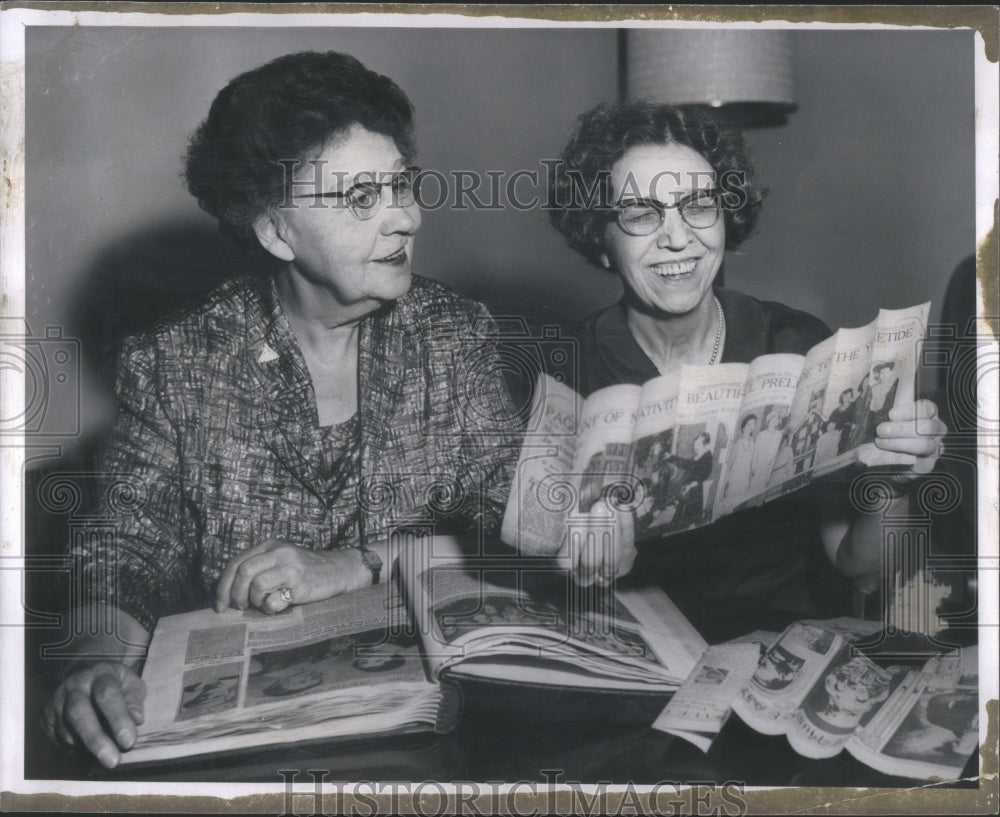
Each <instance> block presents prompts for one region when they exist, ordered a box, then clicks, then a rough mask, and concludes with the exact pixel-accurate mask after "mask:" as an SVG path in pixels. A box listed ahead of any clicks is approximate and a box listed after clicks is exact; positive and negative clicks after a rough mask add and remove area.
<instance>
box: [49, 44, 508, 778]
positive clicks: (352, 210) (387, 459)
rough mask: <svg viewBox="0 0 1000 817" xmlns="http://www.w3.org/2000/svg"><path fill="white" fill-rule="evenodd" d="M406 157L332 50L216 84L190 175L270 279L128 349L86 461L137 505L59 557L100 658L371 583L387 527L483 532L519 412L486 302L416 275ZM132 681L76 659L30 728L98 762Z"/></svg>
mask: <svg viewBox="0 0 1000 817" xmlns="http://www.w3.org/2000/svg"><path fill="white" fill-rule="evenodd" d="M412 158H413V137H412V110H411V107H410V103H409V101H408V100H407V99H406V97H405V95H404V94H403V92H402V91H401V90H400V89H399V88H398V87H397V86H396V85H395V83H393V82H392V80H390V79H388V78H387V77H384V76H380V75H378V74H375V73H374V72H372V71H369V70H368V69H366V68H365V67H364V66H362V65H361V63H359V62H358V61H357V60H355V59H353V58H352V57H349V56H346V55H343V54H338V53H334V52H328V53H314V52H308V53H300V54H292V55H289V56H286V57H282V58H280V59H277V60H275V61H273V62H270V63H268V64H266V65H264V66H262V67H260V68H257V69H255V70H253V71H250V72H248V73H246V74H243V75H241V76H239V77H237V78H236V79H234V80H233V81H232V82H230V83H229V85H228V86H227V87H226V88H225V89H223V90H222V91H221V92H220V93H219V95H218V96H217V97H216V99H215V102H214V103H213V104H212V107H211V110H210V112H209V115H208V118H207V119H206V120H205V122H204V123H203V124H202V125H201V127H200V128H199V129H198V131H197V133H196V134H195V136H194V138H193V139H192V141H191V145H190V148H189V151H188V156H187V168H186V171H187V182H188V187H189V189H190V190H191V192H192V193H193V194H194V195H195V196H196V197H197V198H198V200H199V203H200V204H201V205H202V207H203V208H204V209H206V210H207V211H208V212H210V213H211V214H212V215H214V216H215V217H216V218H217V219H218V221H219V225H220V228H221V229H222V231H223V232H225V233H227V234H228V235H230V236H232V237H233V238H235V239H236V240H237V241H238V242H239V243H240V244H241V245H242V246H243V247H244V248H246V249H248V250H250V251H252V252H255V253H258V254H260V253H265V254H267V256H269V257H270V258H272V259H273V260H274V265H273V271H272V272H271V273H270V274H269V275H266V276H263V277H261V276H255V275H245V276H239V277H236V278H234V279H233V280H230V281H228V282H227V283H225V284H223V285H222V286H221V287H220V288H219V289H217V290H216V291H215V292H213V293H212V294H211V295H210V297H209V298H208V299H207V301H206V302H205V303H204V304H202V305H200V306H197V307H195V308H193V309H191V310H189V311H187V312H186V313H183V314H181V315H179V316H177V317H175V318H173V319H169V320H167V321H165V322H163V323H161V324H160V325H158V326H157V327H156V328H154V329H153V330H152V331H150V332H148V333H146V334H143V335H139V336H136V337H132V338H129V339H128V340H127V341H126V343H125V346H124V351H123V355H122V358H121V361H120V365H119V375H118V383H117V387H116V391H117V398H118V401H119V409H118V414H117V417H116V420H115V423H114V427H113V429H112V431H111V434H110V436H109V438H108V440H107V443H106V445H105V448H104V451H103V455H102V460H101V466H100V468H101V472H102V473H108V474H116V475H123V476H125V477H127V478H128V479H129V481H130V484H132V485H134V486H135V487H136V490H137V491H138V495H140V496H143V497H145V498H146V501H145V503H141V502H139V503H136V507H135V508H134V511H135V512H134V513H132V514H130V515H125V516H122V518H121V519H119V520H118V524H117V528H116V530H115V536H114V537H111V540H110V541H109V540H108V539H103V538H102V540H101V541H100V542H97V541H88V542H87V543H84V544H82V545H81V546H80V547H79V549H78V550H77V551H76V553H75V556H76V557H77V558H78V559H79V563H80V571H81V573H80V575H81V577H83V578H82V579H81V580H82V581H83V582H84V585H85V586H87V587H89V588H91V590H92V597H91V598H89V599H88V601H90V602H91V604H93V605H107V606H114V607H115V608H116V609H115V610H114V611H110V612H113V614H114V615H115V616H116V617H117V618H116V620H117V621H118V623H119V625H120V628H119V631H118V632H117V633H116V636H117V638H114V637H113V638H112V639H111V642H112V643H109V644H108V645H105V647H106V649H103V650H101V652H106V651H107V650H113V652H112V653H111V654H113V655H117V654H119V653H120V651H121V646H120V645H121V643H123V642H131V643H132V644H133V645H136V644H143V643H145V641H146V640H148V634H149V631H150V630H151V629H152V627H153V625H154V624H155V623H156V620H157V619H158V618H159V617H161V616H164V615H169V614H172V613H177V612H182V611H185V610H190V609H196V608H198V607H204V606H206V605H207V604H212V603H214V605H215V606H216V608H217V609H219V610H222V609H224V608H226V607H229V606H230V605H234V606H236V607H238V608H240V609H243V608H246V607H258V608H260V609H261V610H263V611H264V612H265V613H276V612H280V611H281V610H283V609H285V608H286V607H288V606H289V605H291V604H303V603H306V602H310V601H317V600H320V599H324V598H328V597H330V596H333V595H337V594H339V593H343V592H346V591H350V590H354V589H358V588H360V587H363V586H365V585H371V584H373V583H377V582H378V581H379V578H380V576H381V568H382V566H383V563H385V565H386V566H388V565H390V563H391V560H392V558H393V557H394V555H395V554H394V553H393V552H391V551H390V547H389V542H390V539H391V535H392V533H393V531H394V530H396V529H397V527H398V526H400V525H405V524H408V523H412V522H416V521H419V522H421V523H425V524H426V523H428V522H433V523H438V524H440V525H441V526H442V527H439V528H437V529H436V530H437V532H444V529H445V528H444V527H443V526H447V532H450V533H456V532H463V531H464V532H469V533H474V534H476V535H477V536H478V535H482V534H489V533H491V532H492V531H493V530H494V529H495V528H496V527H498V526H499V521H500V517H501V514H502V511H503V507H504V503H505V502H506V498H507V489H508V482H509V479H510V469H511V468H512V466H513V459H514V458H515V457H516V454H517V447H518V446H519V442H520V439H519V436H518V433H517V432H518V424H517V420H516V411H515V409H514V407H513V406H512V404H511V400H510V397H509V395H508V392H507V387H506V384H505V380H504V375H503V371H502V369H501V365H500V360H499V356H498V354H497V350H496V348H495V342H496V334H497V333H496V327H495V324H493V322H492V319H491V318H490V317H489V314H488V312H487V311H486V309H485V308H484V307H483V306H481V305H480V304H477V303H475V302H472V301H469V300H467V299H465V298H462V297H459V296H457V295H456V294H454V293H452V292H451V291H450V290H448V289H447V288H446V287H444V286H442V285H440V284H436V283H432V282H430V281H427V280H424V279H421V278H417V277H415V276H412V274H411V270H410V262H411V258H412V251H413V240H414V236H415V234H416V232H417V230H418V229H419V227H420V211H419V209H418V207H417V206H416V204H415V202H414V200H413V196H412V193H411V188H412V175H413V173H414V169H412V168H409V167H408V165H409V162H410V161H411V159H412ZM289 168H291V169H293V170H294V171H295V173H294V174H293V175H291V176H290V175H289V174H288V172H287V171H288V170H289ZM310 187H311V188H312V189H311V190H308V191H307V193H306V195H301V194H302V192H303V190H304V188H310ZM469 384H474V385H469ZM429 429H432V430H433V433H432V434H430V433H428V430H429ZM442 486H444V487H445V488H446V489H447V490H446V491H445V493H446V494H447V496H448V497H449V500H448V502H446V503H444V502H442V501H441V499H440V497H441V496H442ZM115 563H116V564H117V576H115V575H111V577H110V578H109V576H108V571H107V570H106V569H105V566H106V565H108V564H115ZM113 573H114V572H113V571H112V574H113ZM386 573H388V569H387V570H386ZM106 612H108V611H106ZM80 646H87V645H80ZM91 646H92V645H91ZM136 652H137V651H133V654H132V656H131V658H132V659H133V663H134V658H135V657H136V654H135V653H136ZM89 654H93V650H91V651H90V653H89ZM282 694H284V693H282ZM143 696H144V687H143V685H142V682H141V681H140V680H139V678H138V677H137V676H136V675H135V673H134V672H133V670H132V669H131V667H130V666H127V665H126V663H125V662H124V661H122V662H117V661H104V662H97V663H94V662H92V661H91V662H85V661H84V662H80V661H77V662H71V664H70V666H69V672H68V674H67V675H66V677H65V680H64V681H63V683H62V684H61V685H60V686H59V687H58V688H57V689H56V691H55V693H54V695H53V697H52V699H51V701H50V702H49V705H48V706H47V708H46V712H45V726H46V730H47V731H48V733H49V734H50V736H52V737H54V738H58V739H60V740H62V741H64V742H66V743H74V742H76V743H82V744H83V745H84V746H86V747H87V748H88V749H89V750H90V751H91V752H93V753H94V754H95V755H96V756H97V757H98V759H99V760H100V761H101V763H103V764H104V765H105V766H114V765H116V764H117V762H118V760H119V757H120V752H121V751H124V750H128V749H129V748H131V747H132V746H133V745H134V742H135V739H136V731H135V726H136V724H137V723H141V722H142V718H143V715H142V701H143Z"/></svg>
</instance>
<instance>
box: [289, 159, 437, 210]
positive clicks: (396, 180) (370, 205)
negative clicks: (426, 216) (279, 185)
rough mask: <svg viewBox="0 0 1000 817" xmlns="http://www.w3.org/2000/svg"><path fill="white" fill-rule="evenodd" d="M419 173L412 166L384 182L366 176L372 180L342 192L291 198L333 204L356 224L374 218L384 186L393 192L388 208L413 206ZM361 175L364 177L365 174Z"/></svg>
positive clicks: (356, 184) (365, 180) (390, 176)
mask: <svg viewBox="0 0 1000 817" xmlns="http://www.w3.org/2000/svg"><path fill="white" fill-rule="evenodd" d="M420 173H421V168H419V167H417V166H416V165H411V166H410V167H408V168H406V169H405V170H400V171H399V172H397V173H391V174H387V175H388V178H387V179H386V180H385V181H377V177H376V174H367V175H369V176H371V177H372V178H370V179H362V181H359V182H356V183H354V184H353V185H351V186H350V187H348V188H347V190H344V191H339V190H331V191H329V192H326V193H303V194H300V195H297V196H292V198H293V199H314V200H316V201H317V202H318V201H324V202H325V201H333V202H335V203H336V204H335V205H334V206H343V207H346V208H347V209H348V210H350V211H351V215H353V216H354V217H355V218H356V219H358V220H359V221H367V220H368V219H370V218H371V217H372V216H374V215H375V211H376V210H377V209H378V206H379V203H380V202H381V201H382V196H383V195H384V194H383V190H384V188H386V187H388V188H390V190H391V191H392V192H391V200H390V202H389V204H390V206H392V207H409V206H410V205H411V204H413V203H414V201H416V198H415V195H414V188H415V187H416V183H417V177H418V176H419V175H420ZM361 175H362V176H364V175H365V174H361ZM379 175H381V174H379Z"/></svg>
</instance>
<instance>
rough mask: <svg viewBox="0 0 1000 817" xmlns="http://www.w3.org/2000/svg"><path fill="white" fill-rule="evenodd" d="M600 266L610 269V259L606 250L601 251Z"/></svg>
mask: <svg viewBox="0 0 1000 817" xmlns="http://www.w3.org/2000/svg"><path fill="white" fill-rule="evenodd" d="M601 266H603V267H604V269H611V259H610V258H608V254H607V253H606V252H602V253H601Z"/></svg>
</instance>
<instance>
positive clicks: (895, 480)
mask: <svg viewBox="0 0 1000 817" xmlns="http://www.w3.org/2000/svg"><path fill="white" fill-rule="evenodd" d="M947 433H948V427H947V426H946V425H945V424H944V422H943V421H942V420H941V418H940V417H938V410H937V406H936V405H935V404H934V403H933V402H931V401H930V400H917V401H916V402H915V403H906V404H905V405H901V406H896V407H895V408H893V409H890V411H889V421H888V422H885V423H879V424H878V427H877V428H876V429H875V445H876V446H877V447H879V448H882V449H885V450H886V451H895V452H897V453H900V454H913V455H914V456H915V457H916V458H917V460H916V462H915V463H913V465H912V466H911V467H910V469H909V470H908V471H906V472H904V473H902V474H892V475H891V476H889V477H888V481H889V483H890V484H892V485H893V486H894V487H896V488H898V489H900V490H902V489H903V488H905V487H906V486H907V485H908V484H909V483H910V482H912V481H913V480H915V479H917V478H919V477H920V476H922V475H924V474H929V473H930V472H931V471H933V470H934V465H935V464H936V463H937V460H938V457H939V456H941V451H942V450H943V448H944V442H943V441H944V437H945V435H946V434H947Z"/></svg>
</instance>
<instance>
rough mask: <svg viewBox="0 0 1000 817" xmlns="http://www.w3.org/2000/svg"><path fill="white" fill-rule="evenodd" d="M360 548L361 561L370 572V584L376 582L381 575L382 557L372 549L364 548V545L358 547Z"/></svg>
mask: <svg viewBox="0 0 1000 817" xmlns="http://www.w3.org/2000/svg"><path fill="white" fill-rule="evenodd" d="M360 550H361V561H362V562H364V565H365V567H367V568H368V569H369V570H370V571H371V574H372V584H373V585H376V584H378V580H379V578H380V577H381V576H382V559H381V557H380V556H379V555H378V554H377V553H376V552H375V551H374V550H370V549H368V548H366V547H365V546H364V545H362V546H361V547H360Z"/></svg>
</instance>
